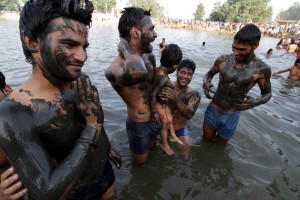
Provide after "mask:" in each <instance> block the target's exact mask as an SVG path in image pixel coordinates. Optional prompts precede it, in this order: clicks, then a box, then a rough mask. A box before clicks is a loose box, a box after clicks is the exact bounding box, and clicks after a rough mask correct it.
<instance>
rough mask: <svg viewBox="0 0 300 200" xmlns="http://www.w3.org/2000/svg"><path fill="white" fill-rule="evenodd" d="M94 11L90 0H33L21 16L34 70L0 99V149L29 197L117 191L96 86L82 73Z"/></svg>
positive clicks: (108, 194) (85, 195)
mask: <svg viewBox="0 0 300 200" xmlns="http://www.w3.org/2000/svg"><path fill="white" fill-rule="evenodd" d="M92 12H93V5H92V3H91V2H89V1H87V0H86V1H82V2H80V1H77V0H69V1H61V0H51V1H48V0H36V1H28V2H27V3H26V4H25V6H24V8H23V10H22V12H21V15H20V36H21V41H22V46H23V51H24V54H25V57H26V60H27V61H28V62H30V63H31V64H32V65H33V71H32V74H31V76H30V78H29V79H28V80H27V81H25V83H24V84H22V85H21V86H20V87H19V88H17V89H16V90H15V91H14V92H13V93H11V94H10V96H8V97H7V98H6V99H4V100H3V101H2V102H1V104H0V122H1V123H0V147H1V150H2V151H3V153H4V154H5V156H6V157H7V158H8V160H9V161H10V164H11V165H12V166H13V167H14V168H15V170H16V172H17V173H18V175H19V176H20V179H21V181H22V183H23V185H24V186H25V187H26V188H28V191H29V192H28V195H29V196H30V197H29V198H30V199H32V198H33V199H51V200H53V199H66V198H68V199H100V198H101V199H107V198H110V197H112V196H113V195H114V193H115V189H114V180H115V177H114V173H113V170H112V166H111V164H110V162H109V160H108V159H107V158H108V154H109V155H110V156H109V157H110V158H111V159H112V160H113V161H114V162H115V163H116V164H117V167H120V158H119V157H118V156H117V155H116V154H114V153H115V152H114V151H113V150H112V148H111V146H110V143H109V141H108V138H107V136H106V133H105V130H104V127H103V121H104V116H103V111H102V107H101V104H100V101H99V96H98V91H97V89H96V88H95V87H94V86H93V85H91V83H90V80H89V78H88V77H87V76H86V75H84V74H81V69H82V67H83V64H84V62H85V61H86V59H87V53H86V48H87V47H88V45H89V43H88V38H87V33H88V32H87V31H88V28H89V27H90V23H91V17H92V15H91V14H92ZM1 185H2V184H1ZM70 193H71V194H70ZM69 194H70V195H69Z"/></svg>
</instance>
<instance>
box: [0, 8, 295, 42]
mask: <svg viewBox="0 0 300 200" xmlns="http://www.w3.org/2000/svg"><path fill="white" fill-rule="evenodd" d="M19 18H20V13H19V12H14V11H0V19H9V20H19ZM152 20H153V23H154V25H155V26H156V27H160V28H171V29H187V30H198V31H206V32H221V33H230V34H235V33H236V32H237V31H238V30H239V29H240V28H242V27H243V26H244V25H245V24H244V23H238V22H211V21H198V20H182V19H160V18H153V19H152ZM92 22H93V23H104V24H118V23H119V18H117V17H115V16H114V15H113V14H111V13H107V14H105V13H98V12H94V13H93V17H92ZM257 26H258V27H259V28H260V30H261V33H262V36H263V37H276V38H284V39H286V38H294V39H295V40H297V39H298V38H299V37H300V36H299V33H300V32H299V31H300V30H299V26H298V25H297V24H296V25H295V24H286V25H280V24H276V23H274V22H273V23H272V24H267V23H265V24H257Z"/></svg>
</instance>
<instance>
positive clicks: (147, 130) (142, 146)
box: [126, 119, 161, 154]
mask: <svg viewBox="0 0 300 200" xmlns="http://www.w3.org/2000/svg"><path fill="white" fill-rule="evenodd" d="M126 130H127V136H128V141H129V146H130V149H131V151H132V152H134V153H136V154H145V153H148V152H149V143H150V139H151V138H155V137H157V135H158V133H159V132H160V130H161V125H160V124H159V123H156V122H153V121H148V122H133V121H130V120H129V119H127V121H126Z"/></svg>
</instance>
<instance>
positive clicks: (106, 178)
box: [68, 159, 115, 200]
mask: <svg viewBox="0 0 300 200" xmlns="http://www.w3.org/2000/svg"><path fill="white" fill-rule="evenodd" d="M114 182H115V175H114V171H113V169H112V166H111V163H110V161H109V159H107V162H106V164H105V166H104V169H103V170H102V171H101V173H100V174H99V176H97V177H96V178H94V180H92V181H91V182H90V183H88V184H86V185H83V186H81V187H79V188H77V189H75V190H73V191H72V192H71V194H70V195H69V197H68V200H98V199H100V198H101V196H102V195H103V194H104V193H105V192H106V191H107V190H108V188H110V187H111V186H112V184H113V183H114Z"/></svg>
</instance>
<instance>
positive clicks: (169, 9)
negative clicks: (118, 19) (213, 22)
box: [157, 0, 300, 19]
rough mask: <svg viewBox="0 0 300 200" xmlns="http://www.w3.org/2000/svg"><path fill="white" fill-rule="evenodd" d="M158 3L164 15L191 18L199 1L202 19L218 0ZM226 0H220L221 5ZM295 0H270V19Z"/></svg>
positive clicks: (164, 1) (180, 0)
mask: <svg viewBox="0 0 300 200" xmlns="http://www.w3.org/2000/svg"><path fill="white" fill-rule="evenodd" d="M157 1H158V3H159V4H160V5H161V6H163V7H164V8H165V16H166V17H170V18H178V19H193V18H194V16H193V14H194V12H195V11H196V9H197V6H198V4H199V3H202V4H203V5H204V9H205V15H204V19H206V18H207V17H209V14H210V12H211V10H212V8H213V7H214V3H215V2H217V1H219V0H157ZM225 1H226V0H220V2H221V5H222V4H223V3H224V2H225ZM295 2H300V0H271V1H270V2H269V4H268V5H269V6H272V7H273V15H272V19H275V17H276V16H277V15H278V14H279V12H280V11H282V10H287V9H288V8H289V7H291V6H292V5H293V4H294V3H295Z"/></svg>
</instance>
